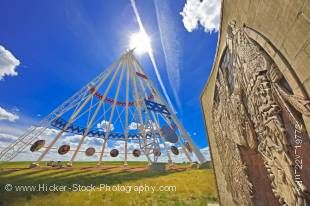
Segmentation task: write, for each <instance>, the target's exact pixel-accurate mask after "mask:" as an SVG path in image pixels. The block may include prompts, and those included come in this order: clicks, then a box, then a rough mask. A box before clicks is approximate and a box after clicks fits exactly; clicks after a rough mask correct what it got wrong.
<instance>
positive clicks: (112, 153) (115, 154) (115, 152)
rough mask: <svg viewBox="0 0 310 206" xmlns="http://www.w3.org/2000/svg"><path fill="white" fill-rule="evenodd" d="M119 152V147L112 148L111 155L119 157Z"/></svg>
mask: <svg viewBox="0 0 310 206" xmlns="http://www.w3.org/2000/svg"><path fill="white" fill-rule="evenodd" d="M118 154H119V152H118V150H117V149H112V150H111V152H110V155H111V157H117V155H118Z"/></svg>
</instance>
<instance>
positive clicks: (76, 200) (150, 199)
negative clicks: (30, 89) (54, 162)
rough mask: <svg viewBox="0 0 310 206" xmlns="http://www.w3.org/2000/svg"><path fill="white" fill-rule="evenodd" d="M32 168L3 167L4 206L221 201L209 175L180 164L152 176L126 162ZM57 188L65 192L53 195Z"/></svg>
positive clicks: (14, 164) (15, 164) (0, 198)
mask: <svg viewBox="0 0 310 206" xmlns="http://www.w3.org/2000/svg"><path fill="white" fill-rule="evenodd" d="M28 165H29V163H27V162H11V163H5V164H2V165H1V167H2V169H1V171H0V184H1V185H0V186H1V194H0V206H2V205H4V206H13V205H14V206H15V205H16V206H39V205H40V206H56V205H57V206H61V205H66V206H70V205H72V206H73V205H74V206H95V205H105V206H106V205H113V206H114V205H120V206H124V205H125V206H126V205H129V206H130V205H132V206H133V205H134V206H137V205H165V206H169V205H180V206H181V205H195V206H196V205H197V206H199V205H208V203H212V202H216V201H217V193H216V187H215V181H214V175H213V172H212V170H211V169H189V168H187V166H186V165H183V164H180V165H178V166H177V168H176V169H173V170H170V171H167V172H153V171H149V170H148V168H147V164H146V163H144V162H131V163H129V166H128V167H127V168H124V167H123V166H122V162H108V163H106V164H105V165H104V166H102V167H100V168H97V167H95V165H96V163H94V162H78V163H76V164H75V165H74V167H73V168H66V167H64V168H61V169H57V168H47V167H41V168H35V169H28ZM7 184H10V185H12V187H11V189H12V191H6V190H5V186H6V185H7ZM54 184H55V185H54ZM86 186H87V187H86ZM34 187H35V188H34ZM47 187H50V188H47ZM56 188H57V189H58V190H60V189H61V188H62V189H64V190H65V191H62V192H61V191H54V190H55V189H56ZM107 188H110V189H107ZM152 188H153V189H154V190H153V189H152ZM9 189H10V187H9ZM142 189H143V190H147V189H149V191H142ZM16 190H28V191H16ZM30 190H32V191H30ZM38 190H39V191H38ZM47 190H49V191H47ZM77 190H80V191H77ZM113 190H117V191H113Z"/></svg>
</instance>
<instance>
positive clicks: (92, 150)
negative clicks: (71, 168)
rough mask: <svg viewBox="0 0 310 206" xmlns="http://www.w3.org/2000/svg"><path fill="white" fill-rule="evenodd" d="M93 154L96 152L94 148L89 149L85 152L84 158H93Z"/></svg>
mask: <svg viewBox="0 0 310 206" xmlns="http://www.w3.org/2000/svg"><path fill="white" fill-rule="evenodd" d="M95 152H96V150H95V148H93V147H89V148H87V150H86V151H85V154H86V156H88V157H90V156H93V155H94V154H95Z"/></svg>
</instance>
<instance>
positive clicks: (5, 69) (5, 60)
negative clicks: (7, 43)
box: [0, 45, 20, 80]
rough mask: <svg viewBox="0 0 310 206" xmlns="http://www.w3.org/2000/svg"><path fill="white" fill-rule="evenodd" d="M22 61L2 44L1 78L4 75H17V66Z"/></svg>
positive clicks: (0, 52)
mask: <svg viewBox="0 0 310 206" xmlns="http://www.w3.org/2000/svg"><path fill="white" fill-rule="evenodd" d="M19 64H20V61H19V60H18V59H16V58H15V57H14V56H13V54H12V53H11V52H10V51H9V50H6V49H5V48H4V47H3V46H1V45H0V80H1V79H3V77H4V76H6V75H7V76H16V75H17V72H16V67H17V66H18V65H19Z"/></svg>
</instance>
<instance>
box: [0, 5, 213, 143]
mask: <svg viewBox="0 0 310 206" xmlns="http://www.w3.org/2000/svg"><path fill="white" fill-rule="evenodd" d="M188 2H190V1H188ZM185 3H186V2H185V1H165V0H158V1H156V2H155V3H154V2H153V1H151V0H150V1H142V0H137V1H136V4H137V8H138V10H139V13H140V16H141V19H142V22H143V24H144V27H145V29H146V31H147V33H148V34H149V35H150V37H151V40H152V48H153V52H154V56H155V60H156V63H157V65H158V68H159V72H160V74H161V77H162V79H163V82H164V84H165V87H166V89H167V92H168V94H169V96H170V97H171V99H172V102H173V105H174V107H175V108H176V110H177V112H178V113H177V115H178V117H179V118H180V120H181V121H182V122H183V124H184V126H185V128H186V129H187V130H188V132H189V133H190V134H191V135H192V138H193V139H194V141H195V142H196V143H197V145H198V146H199V147H200V148H204V147H206V146H207V140H206V132H205V126H204V121H203V116H202V109H201V105H200V95H201V92H202V89H203V87H204V85H205V83H206V81H207V79H208V77H209V73H210V70H211V68H212V63H213V58H214V55H215V51H216V44H217V35H218V33H217V32H216V29H215V31H213V32H210V31H208V28H207V27H208V25H206V24H205V23H204V21H203V20H202V19H199V16H198V17H197V16H195V17H193V18H194V20H193V19H192V20H193V21H195V20H196V24H197V23H198V22H199V20H200V22H199V23H200V26H198V25H195V24H194V25H192V26H191V25H189V24H188V23H189V22H187V25H186V22H184V19H183V17H182V15H180V12H181V11H182V10H183V8H184V6H185ZM187 18H191V16H190V15H189V17H187ZM195 18H196V19H195ZM190 23H193V22H190ZM184 24H185V25H184ZM0 25H1V32H0V45H2V46H3V47H4V48H5V49H7V50H8V51H10V52H11V53H12V54H13V55H14V57H15V58H16V59H18V60H19V61H20V64H19V65H18V66H17V67H16V72H17V73H18V75H15V76H10V75H3V79H2V80H0V94H1V97H0V107H1V108H3V109H5V110H6V111H7V112H9V113H12V114H14V115H17V116H18V117H19V119H16V120H14V121H6V120H5V119H1V118H0V130H2V131H0V132H4V131H6V132H7V130H8V129H7V128H8V127H11V128H14V130H16V131H17V130H21V131H22V130H23V129H24V128H26V127H27V126H30V125H31V124H33V123H34V122H36V121H38V120H39V119H40V118H42V117H43V116H45V115H47V114H48V113H49V112H51V111H52V110H53V109H54V108H55V107H57V106H58V105H59V104H61V103H62V102H63V101H65V100H66V99H67V98H68V97H70V96H71V95H72V94H73V93H74V92H75V91H77V90H79V89H80V88H81V87H82V86H84V85H85V84H87V83H88V82H89V81H90V80H91V79H93V78H94V77H95V76H96V75H98V74H99V73H100V72H102V70H103V69H105V68H106V67H107V66H109V65H110V64H111V63H112V62H113V61H115V60H116V59H117V58H119V56H120V55H121V53H123V52H124V51H125V50H126V49H127V48H128V42H129V36H130V34H132V33H135V32H138V31H139V26H138V23H137V20H136V17H135V15H134V13H133V10H132V7H131V5H130V1H129V0H117V1H115V0H105V1H103V0H93V1H82V0H81V1H79V0H74V1H73V0H72V1H69V0H54V1H41V0H30V1H18V0H2V1H1V8H0ZM189 27H191V28H192V29H189ZM189 30H191V32H189ZM137 57H138V59H139V60H140V62H141V64H142V66H143V67H144V68H145V70H146V72H147V74H148V75H149V77H150V78H151V79H152V80H153V81H154V82H155V84H156V85H157V86H158V88H160V86H159V83H158V81H157V78H156V75H155V72H154V68H153V67H152V64H151V62H150V59H149V57H148V56H147V55H141V56H137ZM0 67H1V64H0ZM0 71H1V68H0ZM0 74H1V73H0ZM16 131H11V132H12V133H14V132H16ZM16 133H17V132H16Z"/></svg>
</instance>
